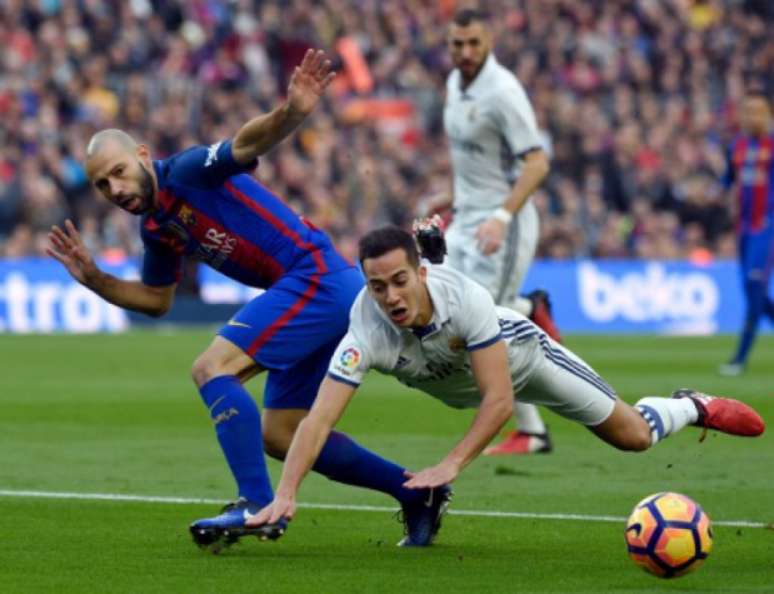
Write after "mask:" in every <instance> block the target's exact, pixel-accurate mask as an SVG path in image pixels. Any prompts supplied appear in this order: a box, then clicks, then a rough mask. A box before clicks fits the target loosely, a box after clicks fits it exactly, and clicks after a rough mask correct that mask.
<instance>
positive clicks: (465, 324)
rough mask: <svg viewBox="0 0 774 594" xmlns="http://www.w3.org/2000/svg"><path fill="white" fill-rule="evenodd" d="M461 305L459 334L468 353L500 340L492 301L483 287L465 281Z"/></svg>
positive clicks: (495, 311)
mask: <svg viewBox="0 0 774 594" xmlns="http://www.w3.org/2000/svg"><path fill="white" fill-rule="evenodd" d="M464 294H465V297H464V298H463V301H462V304H461V312H460V332H461V334H462V336H461V338H462V339H463V340H464V341H465V344H466V347H465V348H466V349H467V350H468V351H475V350H477V349H483V348H484V347H488V346H489V345H491V344H494V343H495V342H497V341H498V340H500V339H501V338H502V335H501V333H500V323H499V322H498V320H497V309H496V307H495V302H494V299H492V296H491V295H490V294H489V292H488V291H487V290H486V289H484V287H482V286H480V285H478V284H477V283H474V282H472V281H467V282H466V286H465V293H464Z"/></svg>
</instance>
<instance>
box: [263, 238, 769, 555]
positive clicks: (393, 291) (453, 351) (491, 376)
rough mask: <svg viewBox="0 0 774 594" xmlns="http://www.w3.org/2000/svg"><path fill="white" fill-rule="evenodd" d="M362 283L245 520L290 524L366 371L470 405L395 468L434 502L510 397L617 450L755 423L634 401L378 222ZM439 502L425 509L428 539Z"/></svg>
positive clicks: (687, 405)
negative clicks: (283, 452)
mask: <svg viewBox="0 0 774 594" xmlns="http://www.w3.org/2000/svg"><path fill="white" fill-rule="evenodd" d="M360 262H361V265H362V267H363V270H364V272H365V275H366V279H367V285H366V288H365V289H363V290H362V291H361V293H360V295H359V296H358V297H357V299H356V300H355V303H354V304H353V306H352V309H351V311H350V326H349V331H348V333H347V334H346V336H345V337H344V338H343V339H342V340H341V342H340V343H339V346H338V349H337V350H336V353H335V354H334V356H333V358H332V359H331V363H330V366H329V368H328V376H327V377H326V379H325V380H323V383H322V384H321V385H320V390H319V392H318V394H317V399H316V400H315V403H314V406H313V407H312V409H311V411H310V412H309V415H308V416H307V417H306V418H305V419H304V420H303V421H302V422H301V424H300V425H299V427H298V429H297V431H296V434H295V437H294V438H293V443H292V444H291V446H290V450H289V451H288V454H287V458H286V460H285V465H284V467H283V471H282V478H281V480H280V483H279V486H278V488H277V491H276V495H275V498H274V501H273V502H272V504H271V505H269V506H267V507H266V508H264V509H263V510H261V511H260V512H259V513H258V514H257V515H256V516H255V517H254V518H253V519H252V520H250V521H249V522H248V524H249V525H261V524H263V523H266V522H276V521H278V520H279V519H280V518H283V517H284V518H286V519H290V518H291V517H292V516H293V515H294V513H295V509H296V502H295V497H296V493H297V491H298V487H299V485H300V483H301V481H302V479H303V477H304V475H305V474H306V473H307V472H308V471H309V469H310V468H311V467H312V464H313V463H314V460H315V459H316V457H317V455H318V453H319V451H320V449H321V448H322V445H323V443H324V442H325V440H326V438H327V436H328V434H329V433H330V431H331V430H332V428H333V427H334V425H335V424H336V423H337V421H338V420H339V418H341V415H342V414H343V412H344V410H345V408H346V407H347V405H348V403H349V402H350V400H351V399H352V396H353V395H354V394H355V391H356V390H357V388H358V386H359V385H360V382H361V381H362V379H363V376H364V375H365V373H366V372H367V371H368V370H369V369H372V368H374V369H379V370H381V371H382V372H384V373H389V374H390V375H394V376H395V377H397V378H398V379H399V380H400V381H401V382H403V383H404V384H406V385H408V386H411V387H413V388H417V389H419V390H421V391H423V392H426V393H427V394H429V395H431V396H433V397H435V398H438V399H439V400H441V401H442V402H444V403H446V404H448V405H449V406H452V407H455V408H465V407H478V409H479V410H478V414H477V415H476V417H475V419H474V420H473V423H472V425H471V426H470V428H469V429H468V431H467V433H466V434H465V436H464V437H463V438H462V440H461V441H460V442H459V443H458V444H457V445H456V446H455V447H454V448H453V449H452V450H451V451H450V452H449V454H448V455H447V456H446V457H444V459H443V460H441V461H440V462H439V463H438V464H437V465H435V466H432V467H430V468H426V469H424V470H421V471H419V472H416V473H408V472H407V480H406V482H405V483H404V486H405V487H407V488H413V489H420V488H429V489H432V490H433V491H431V499H430V500H429V502H430V503H432V501H433V496H436V495H439V496H440V497H441V498H442V499H443V500H444V501H445V499H446V497H447V494H448V489H449V488H448V485H449V483H451V482H452V481H453V480H454V479H455V478H456V477H457V475H458V474H459V473H460V471H461V470H462V469H463V468H464V467H465V466H467V465H468V464H469V463H470V462H471V461H472V460H473V459H474V458H475V457H476V456H477V455H478V454H479V453H480V452H481V451H482V450H483V449H484V447H485V446H486V444H487V443H489V441H490V440H491V439H492V438H493V437H494V436H495V435H496V434H497V432H498V431H499V430H500V429H501V427H502V426H503V425H504V424H505V423H506V421H507V420H508V418H509V417H510V411H511V406H512V403H513V400H514V398H520V399H524V400H527V401H529V402H534V403H539V404H542V405H544V406H547V407H549V408H551V409H552V410H554V411H556V412H557V413H559V414H561V415H562V416H564V417H567V418H569V419H573V420H575V421H577V422H579V423H581V424H583V425H585V426H586V427H588V428H589V429H590V430H591V431H592V432H593V433H595V434H596V435H597V436H598V437H599V438H601V439H602V440H604V441H606V442H607V443H609V444H611V445H613V446H615V447H617V448H619V449H622V450H633V451H641V450H646V449H648V448H649V447H651V446H652V445H654V444H655V443H657V442H658V441H659V440H661V439H663V438H665V437H667V436H668V435H670V434H672V433H674V432H676V431H678V430H680V429H682V428H683V427H685V426H686V425H698V426H702V427H705V428H711V429H717V430H719V431H723V432H726V433H731V434H734V435H747V436H755V435H760V434H761V433H762V432H763V430H764V423H763V420H762V419H761V418H760V416H759V415H758V414H757V413H756V412H755V411H754V410H753V409H752V408H750V407H749V406H747V405H746V404H743V403H742V402H739V401H736V400H730V399H726V398H714V397H710V396H706V395H704V394H700V393H699V392H695V391H693V390H677V391H676V392H675V393H673V395H672V398H659V397H653V396H648V397H645V398H642V399H641V400H639V401H638V402H637V404H636V405H635V406H630V405H628V404H626V403H625V402H623V401H622V400H619V399H618V398H617V396H616V394H615V392H614V391H613V389H612V388H611V387H610V386H609V385H608V384H607V383H606V382H605V381H604V380H603V379H602V378H600V377H599V376H598V375H597V374H596V372H595V371H594V370H593V369H592V368H591V367H590V366H589V365H587V364H586V363H585V362H584V361H583V360H581V359H580V358H579V357H577V356H576V355H574V354H573V353H571V352H570V351H569V350H567V349H566V348H564V347H562V346H561V345H560V344H558V343H556V342H554V341H553V340H552V339H551V338H549V337H548V336H546V334H545V333H544V332H543V331H541V330H540V329H539V328H538V327H537V326H535V325H534V324H533V323H532V322H530V321H529V320H528V319H527V318H525V317H524V316H522V315H521V314H519V313H517V312H515V311H513V310H511V309H509V308H503V307H497V306H496V305H495V304H494V301H493V300H492V297H491V296H490V295H489V293H488V292H487V291H486V290H485V289H483V288H482V287H481V286H480V285H478V284H477V283H475V282H473V281H471V280H470V279H468V278H467V277H465V276H463V275H462V274H460V273H459V272H457V271H455V270H454V269H452V268H450V267H447V266H443V265H439V266H433V265H429V264H426V263H424V262H420V260H419V254H418V252H417V248H416V246H415V244H414V241H413V238H412V236H411V235H410V234H408V233H406V232H405V231H403V230H401V229H398V228H397V227H385V228H382V229H378V230H376V231H373V232H371V233H369V234H368V235H366V236H365V237H364V238H363V239H362V240H361V242H360ZM444 509H445V508H444V506H438V507H437V514H436V515H435V517H434V521H433V522H432V526H431V528H430V531H431V534H430V538H428V539H427V541H426V542H425V543H424V544H425V545H426V544H430V542H431V541H432V536H434V534H435V532H436V531H437V529H438V527H439V525H440V516H441V514H442V513H443V511H444Z"/></svg>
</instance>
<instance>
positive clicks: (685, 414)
mask: <svg viewBox="0 0 774 594" xmlns="http://www.w3.org/2000/svg"><path fill="white" fill-rule="evenodd" d="M634 408H636V409H637V411H638V412H639V413H640V414H641V415H642V418H643V419H645V421H646V422H647V423H648V425H649V426H650V436H651V445H655V444H656V443H658V442H659V441H661V440H662V439H664V438H665V437H669V436H670V435H672V434H673V433H677V432H678V431H680V429H682V428H683V427H685V426H686V425H690V424H691V423H695V422H696V421H697V420H699V411H697V410H696V405H695V404H694V403H693V400H691V399H690V398H660V397H658V396H646V397H645V398H640V399H639V400H638V401H637V404H635V405H634Z"/></svg>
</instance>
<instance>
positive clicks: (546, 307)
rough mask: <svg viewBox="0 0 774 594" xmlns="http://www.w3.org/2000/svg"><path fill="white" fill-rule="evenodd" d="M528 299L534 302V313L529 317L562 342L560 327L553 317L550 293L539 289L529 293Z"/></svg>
mask: <svg viewBox="0 0 774 594" xmlns="http://www.w3.org/2000/svg"><path fill="white" fill-rule="evenodd" d="M527 299H529V300H530V301H531V302H532V313H531V314H530V316H529V319H530V320H532V321H533V322H535V324H537V325H538V326H539V327H540V328H542V329H543V332H545V333H546V334H548V335H549V336H550V337H551V338H553V339H554V340H555V341H556V342H562V337H561V335H560V334H559V329H558V328H557V327H556V324H554V318H553V317H551V301H550V300H549V299H548V293H546V292H545V291H541V290H539V289H538V290H537V291H532V292H531V293H530V294H529V295H527Z"/></svg>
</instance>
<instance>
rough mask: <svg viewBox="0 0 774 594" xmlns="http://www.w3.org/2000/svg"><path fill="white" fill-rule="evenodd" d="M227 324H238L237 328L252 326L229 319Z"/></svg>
mask: <svg viewBox="0 0 774 594" xmlns="http://www.w3.org/2000/svg"><path fill="white" fill-rule="evenodd" d="M226 325H228V326H236V327H237V328H250V324H244V323H242V322H237V321H236V320H229V321H228V322H227V323H226Z"/></svg>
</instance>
